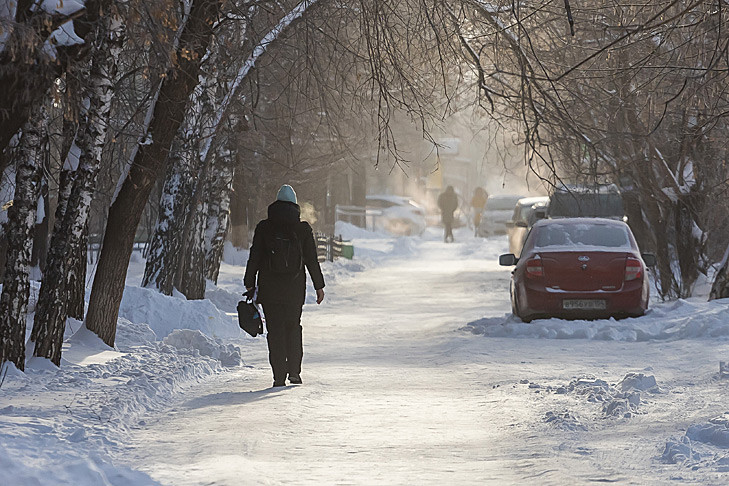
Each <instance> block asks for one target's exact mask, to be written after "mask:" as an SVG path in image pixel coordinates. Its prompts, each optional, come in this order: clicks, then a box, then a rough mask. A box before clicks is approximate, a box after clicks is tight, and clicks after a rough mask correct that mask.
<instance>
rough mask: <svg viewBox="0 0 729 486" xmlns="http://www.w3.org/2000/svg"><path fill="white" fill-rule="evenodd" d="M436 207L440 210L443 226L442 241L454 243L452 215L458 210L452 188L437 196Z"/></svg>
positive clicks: (456, 197)
mask: <svg viewBox="0 0 729 486" xmlns="http://www.w3.org/2000/svg"><path fill="white" fill-rule="evenodd" d="M438 207H439V208H440V217H441V219H442V220H443V226H444V235H443V241H445V242H446V243H448V239H449V238H450V241H454V239H453V213H454V212H455V211H456V209H458V196H456V191H454V190H453V186H448V187H446V190H445V192H444V193H442V194H441V195H440V196H438Z"/></svg>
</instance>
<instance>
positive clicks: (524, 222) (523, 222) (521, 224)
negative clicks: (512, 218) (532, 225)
mask: <svg viewBox="0 0 729 486" xmlns="http://www.w3.org/2000/svg"><path fill="white" fill-rule="evenodd" d="M514 226H517V227H519V228H528V227H529V225H528V224H527V222H526V221H517V222H516V223H514Z"/></svg>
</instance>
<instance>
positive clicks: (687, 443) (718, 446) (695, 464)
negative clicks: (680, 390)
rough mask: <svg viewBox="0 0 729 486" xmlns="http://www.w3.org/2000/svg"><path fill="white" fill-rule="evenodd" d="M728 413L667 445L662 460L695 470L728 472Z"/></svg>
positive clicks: (692, 429)
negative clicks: (708, 469) (707, 469)
mask: <svg viewBox="0 0 729 486" xmlns="http://www.w3.org/2000/svg"><path fill="white" fill-rule="evenodd" d="M727 449H729V412H725V413H724V414H723V415H721V416H719V417H716V418H714V419H711V420H709V421H708V422H707V423H698V424H693V425H691V426H690V427H689V428H688V430H686V433H685V434H684V435H683V436H682V437H680V438H672V439H670V440H669V441H668V442H666V446H665V448H664V450H663V454H662V455H661V459H662V460H663V461H664V462H667V463H669V464H681V465H683V466H685V467H688V468H691V469H693V470H696V469H700V468H712V469H714V470H716V471H717V472H729V450H727Z"/></svg>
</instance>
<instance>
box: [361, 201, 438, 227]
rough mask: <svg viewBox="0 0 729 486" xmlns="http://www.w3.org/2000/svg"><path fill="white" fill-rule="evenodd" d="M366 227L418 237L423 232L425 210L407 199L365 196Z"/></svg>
mask: <svg viewBox="0 0 729 486" xmlns="http://www.w3.org/2000/svg"><path fill="white" fill-rule="evenodd" d="M366 217H367V227H368V228H371V229H374V230H376V231H386V232H388V233H391V234H393V235H398V236H409V235H419V234H422V233H423V231H425V208H423V207H422V206H421V205H420V204H418V203H416V202H415V201H413V200H412V199H410V198H409V197H405V196H391V195H387V194H373V195H369V196H366Z"/></svg>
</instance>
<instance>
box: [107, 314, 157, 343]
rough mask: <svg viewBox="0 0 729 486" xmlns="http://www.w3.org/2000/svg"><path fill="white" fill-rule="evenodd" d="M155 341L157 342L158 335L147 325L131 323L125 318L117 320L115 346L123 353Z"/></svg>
mask: <svg viewBox="0 0 729 486" xmlns="http://www.w3.org/2000/svg"><path fill="white" fill-rule="evenodd" d="M155 341H157V334H155V332H154V331H153V330H152V328H150V327H149V326H148V325H147V324H145V323H143V322H141V323H136V322H131V321H130V320H128V319H124V318H123V317H120V318H119V319H118V320H117V324H116V339H115V341H114V344H115V345H116V347H117V348H119V349H120V350H121V351H125V350H129V349H130V348H131V347H132V346H140V345H144V344H151V343H153V342H155Z"/></svg>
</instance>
